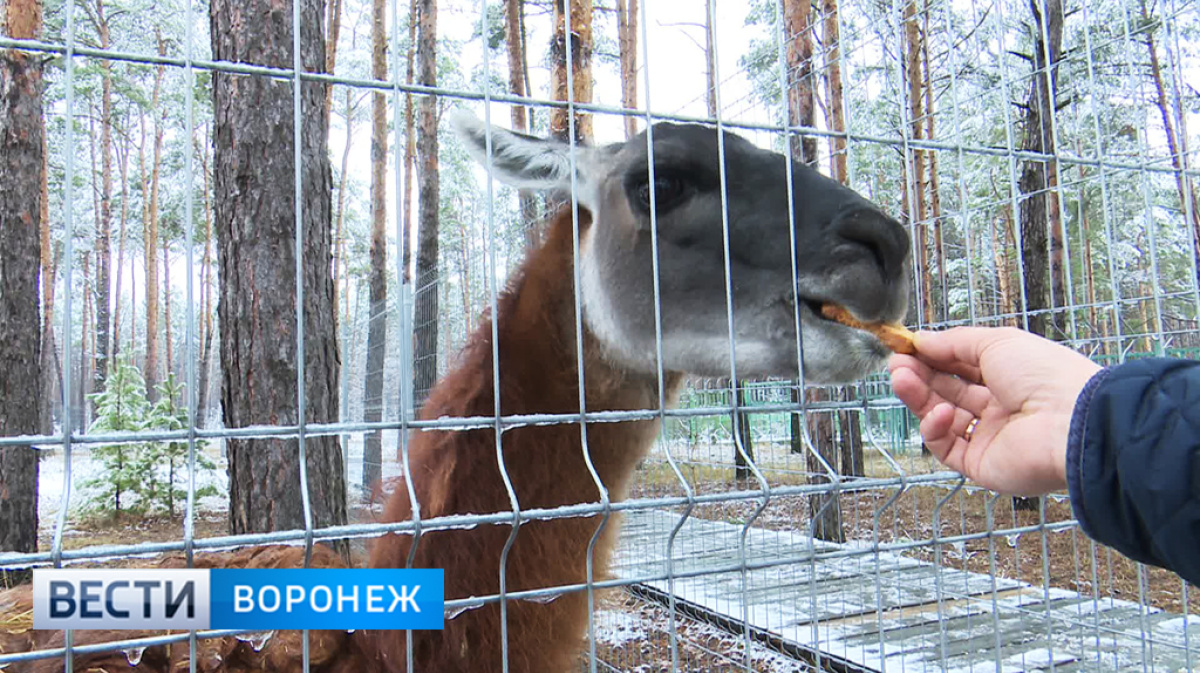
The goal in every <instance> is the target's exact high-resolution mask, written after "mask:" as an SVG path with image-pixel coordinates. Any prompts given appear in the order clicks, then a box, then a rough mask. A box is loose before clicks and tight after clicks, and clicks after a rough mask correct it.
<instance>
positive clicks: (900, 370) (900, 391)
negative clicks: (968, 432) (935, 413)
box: [888, 355, 992, 417]
mask: <svg viewBox="0 0 1200 673" xmlns="http://www.w3.org/2000/svg"><path fill="white" fill-rule="evenodd" d="M888 368H889V369H890V370H891V373H892V389H893V390H894V391H895V392H896V397H899V398H900V400H901V401H902V402H904V404H905V406H907V407H908V408H910V409H912V411H913V413H915V414H917V415H918V416H921V417H924V415H925V414H926V413H927V412H928V411H929V410H930V409H932V408H933V406H934V405H936V404H938V403H939V402H943V401H945V402H950V403H951V404H953V405H954V406H956V407H959V408H961V409H964V410H965V411H966V412H967V413H968V414H969V415H971V416H979V415H981V414H982V413H983V410H984V409H985V408H986V407H987V405H988V404H989V403H990V402H991V400H992V394H991V392H990V391H989V390H988V389H987V388H985V387H983V386H980V385H976V384H974V383H971V382H969V381H966V380H963V379H962V378H960V377H958V376H952V375H950V374H946V373H943V372H940V371H937V370H935V369H933V368H932V367H930V366H929V365H927V364H925V363H924V362H921V361H920V360H918V359H916V358H914V357H912V356H908V355H896V356H893V357H892V359H891V360H890V361H889V362H888Z"/></svg>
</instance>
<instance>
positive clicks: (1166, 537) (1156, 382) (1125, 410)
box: [1067, 358, 1200, 583]
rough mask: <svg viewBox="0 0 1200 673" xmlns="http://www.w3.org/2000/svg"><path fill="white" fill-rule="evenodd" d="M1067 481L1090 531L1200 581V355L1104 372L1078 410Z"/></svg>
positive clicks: (1132, 555)
mask: <svg viewBox="0 0 1200 673" xmlns="http://www.w3.org/2000/svg"><path fill="white" fill-rule="evenodd" d="M1067 484H1068V486H1069V488H1070V493H1071V503H1072V507H1073V508H1074V511H1075V517H1076V518H1077V519H1078V520H1079V524H1080V526H1081V527H1082V528H1083V531H1084V532H1085V533H1087V534H1088V536H1090V537H1092V538H1093V539H1095V540H1097V541H1098V542H1101V543H1103V544H1105V545H1108V546H1110V547H1112V548H1113V549H1116V550H1117V551H1119V552H1121V553H1122V554H1124V555H1126V556H1128V557H1130V558H1132V559H1134V560H1137V561H1141V562H1143V563H1147V564H1151V565H1156V566H1160V567H1164V568H1169V569H1171V570H1174V571H1175V572H1177V573H1179V574H1180V575H1181V576H1183V577H1184V578H1185V579H1187V580H1188V581H1190V582H1193V583H1200V362H1193V361H1190V360H1170V359H1164V358H1154V359H1146V360H1136V361H1133V362H1127V363H1125V364H1122V365H1117V366H1115V367H1109V368H1107V369H1104V370H1102V371H1101V372H1099V373H1098V374H1096V375H1095V376H1094V377H1093V378H1092V379H1091V380H1090V381H1089V382H1088V384H1087V385H1086V386H1085V387H1084V389H1083V392H1082V393H1081V394H1080V396H1079V398H1078V400H1077V401H1076V404H1075V410H1074V414H1073V415H1072V417H1071V431H1070V436H1069V438H1068V442H1067Z"/></svg>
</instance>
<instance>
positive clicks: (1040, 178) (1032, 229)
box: [1017, 0, 1063, 338]
mask: <svg viewBox="0 0 1200 673" xmlns="http://www.w3.org/2000/svg"><path fill="white" fill-rule="evenodd" d="M1041 1H1042V0H1030V5H1029V7H1030V11H1031V12H1032V13H1033V18H1034V28H1033V30H1034V38H1035V39H1034V53H1033V77H1032V78H1031V79H1032V81H1031V83H1030V86H1029V95H1028V97H1027V99H1026V104H1025V114H1024V119H1023V120H1022V122H1023V124H1022V126H1023V130H1022V138H1021V149H1023V150H1028V151H1031V152H1038V153H1044V154H1053V153H1054V152H1055V147H1054V136H1053V135H1052V133H1051V124H1052V120H1051V115H1052V114H1053V113H1054V111H1053V109H1052V108H1051V102H1052V100H1053V96H1052V90H1053V89H1054V88H1056V87H1057V82H1058V75H1057V73H1058V68H1057V64H1058V61H1059V59H1060V57H1061V53H1062V23H1063V13H1062V3H1061V0H1045V7H1046V9H1047V16H1045V17H1043V16H1042V13H1041ZM1043 23H1044V24H1045V30H1044V31H1043ZM1044 36H1045V37H1048V38H1049V43H1047V42H1046V40H1045V39H1044ZM1047 54H1048V55H1049V57H1050V62H1049V67H1047V61H1046V56H1047ZM1023 164H1024V165H1023V168H1022V170H1021V176H1020V179H1019V180H1018V183H1017V186H1018V189H1019V190H1020V193H1021V197H1022V200H1021V203H1020V211H1019V216H1020V222H1021V255H1022V259H1023V261H1024V271H1025V273H1024V275H1025V277H1024V279H1023V281H1024V283H1025V298H1026V307H1025V308H1026V309H1027V310H1028V311H1030V312H1031V313H1033V314H1032V315H1030V316H1029V329H1030V331H1032V332H1034V333H1036V334H1040V335H1042V336H1046V337H1051V338H1056V337H1057V336H1059V335H1061V334H1062V333H1063V332H1062V329H1061V325H1058V320H1057V319H1055V320H1054V321H1052V322H1049V321H1048V320H1047V315H1046V313H1045V311H1046V310H1047V309H1049V308H1051V303H1050V300H1051V295H1050V286H1049V281H1050V278H1049V276H1048V274H1049V273H1050V272H1051V269H1050V259H1049V256H1050V255H1051V254H1052V252H1051V251H1050V250H1049V249H1048V243H1049V241H1048V237H1049V233H1050V232H1049V229H1050V226H1051V222H1052V221H1053V220H1052V219H1051V214H1050V212H1049V211H1050V210H1051V208H1048V206H1049V205H1050V203H1049V199H1048V198H1047V194H1048V192H1049V191H1050V190H1051V189H1054V187H1055V185H1054V184H1053V181H1052V179H1051V175H1050V172H1051V170H1052V162H1044V161H1039V160H1027V161H1024V162H1023ZM1053 210H1057V209H1056V208H1054V209H1053ZM1055 219H1057V218H1055ZM1059 245H1061V240H1060V241H1059Z"/></svg>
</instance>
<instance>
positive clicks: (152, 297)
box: [142, 29, 167, 402]
mask: <svg viewBox="0 0 1200 673" xmlns="http://www.w3.org/2000/svg"><path fill="white" fill-rule="evenodd" d="M155 40H156V41H157V42H158V53H159V54H160V55H165V54H166V46H167V45H166V41H164V40H163V39H162V35H160V34H159V32H158V30H157V29H156V30H155ZM165 70H166V66H162V65H160V66H158V67H157V68H155V70H154V93H153V94H151V97H150V110H151V113H152V114H153V115H154V139H153V141H154V149H153V151H152V153H151V158H150V201H149V204H148V208H147V210H146V220H145V238H144V239H143V240H144V241H145V246H144V247H145V264H146V369H145V371H144V372H143V373H142V374H143V376H144V378H145V380H146V397H147V399H149V400H150V401H151V402H154V401H155V400H157V399H158V390H157V388H156V387H155V386H156V385H157V384H158V382H159V381H160V380H161V379H160V378H159V370H160V368H161V365H160V363H159V350H158V349H159V338H160V337H159V334H158V333H159V325H158V319H159V313H160V312H161V309H160V308H159V305H158V301H159V288H158V286H159V280H158V178H159V169H160V168H161V166H162V146H163V131H164V129H163V126H164V124H163V121H162V120H163V117H164V116H165V115H166V110H162V109H160V107H159V100H160V98H161V95H162V84H163V77H164V75H165ZM143 193H144V192H143Z"/></svg>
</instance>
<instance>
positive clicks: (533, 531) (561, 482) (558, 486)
mask: <svg viewBox="0 0 1200 673" xmlns="http://www.w3.org/2000/svg"><path fill="white" fill-rule="evenodd" d="M587 226H588V220H587V219H586V215H585V214H583V213H581V222H580V229H581V231H583V230H585V229H586V227H587ZM572 240H573V232H572V226H571V217H570V213H569V211H567V212H564V213H562V214H560V215H559V216H557V217H556V218H555V220H554V221H553V222H552V223H551V226H550V228H549V232H548V236H547V240H546V242H545V243H544V244H543V245H542V247H541V248H540V249H538V250H537V251H536V252H534V253H533V254H532V255H531V256H530V258H529V259H528V260H527V261H526V263H525V264H524V266H523V268H522V269H521V271H520V272H519V273H518V275H517V276H516V278H515V281H514V283H513V285H512V286H511V289H510V290H509V291H508V292H507V293H505V295H504V296H503V297H502V298H501V299H500V300H499V302H498V307H497V315H498V318H497V321H496V325H497V333H498V337H499V354H500V403H501V404H500V411H501V413H503V414H533V413H562V414H569V413H575V412H578V410H579V387H578V378H577V371H578V369H577V365H576V362H577V358H576V337H575V331H576V324H575V310H574V306H575V304H574V302H575V299H574V297H575V295H574V289H573V287H574V286H573V278H574V270H573V269H574V265H573V251H572ZM583 342H584V348H583V363H584V374H585V384H584V385H585V390H586V395H587V397H586V404H587V410H588V411H589V412H590V411H605V410H628V409H656V408H658V405H659V402H658V394H657V391H658V385H657V382H656V378H655V376H654V375H649V376H647V375H645V374H641V373H634V372H629V371H625V370H623V369H622V368H620V367H618V366H615V365H614V364H612V363H611V362H609V361H608V360H607V359H606V358H605V357H604V355H603V353H602V352H600V347H599V344H597V343H596V342H595V340H594V339H593V338H592V337H591V336H590V334H588V333H587V332H586V330H585V334H584V339H583ZM665 383H666V387H667V389H668V390H670V391H672V392H674V391H675V390H677V388H678V383H679V377H678V376H677V375H670V377H669V379H668V381H666V382H665ZM494 414H495V399H494V395H493V362H492V327H491V324H490V322H487V321H485V322H484V324H483V325H482V326H481V327H480V328H479V330H478V331H477V332H476V333H475V334H474V335H473V337H472V339H471V340H470V343H469V344H468V345H467V346H466V348H465V350H464V352H463V354H462V356H461V360H460V362H459V364H458V366H457V367H456V368H455V370H454V371H453V372H451V373H449V374H448V375H447V376H446V377H444V379H443V380H442V381H441V382H440V383H439V384H438V385H437V387H436V388H435V389H434V391H433V392H432V394H431V395H430V397H429V400H428V402H427V403H426V405H425V408H424V410H423V413H422V417H423V418H426V419H430V418H439V417H462V416H492V415H494ZM657 430H658V428H657V423H656V422H654V421H636V422H622V423H589V424H588V428H587V438H588V446H589V449H590V453H591V457H592V461H593V464H594V465H595V468H596V471H597V473H598V474H599V475H600V478H601V480H602V481H603V483H604V484H605V486H606V487H607V488H608V489H609V492H610V495H611V497H612V498H613V499H614V500H617V499H620V498H623V497H624V495H625V492H626V490H627V486H628V481H629V477H630V474H631V473H632V471H633V469H634V467H635V466H636V464H637V461H638V460H639V459H640V458H642V456H643V455H644V454H645V453H646V451H647V449H648V448H649V446H650V445H651V443H652V442H653V440H654V438H655V436H656V434H657ZM503 452H504V462H505V464H506V466H507V470H508V474H509V477H510V478H511V480H512V483H513V488H514V490H515V492H516V495H517V498H518V501H519V503H520V507H521V509H522V510H526V509H531V508H548V507H557V506H562V505H572V504H577V503H583V502H598V501H599V499H600V495H599V492H598V490H597V488H596V486H595V483H594V482H593V480H592V477H591V476H590V474H589V473H588V470H587V467H586V464H585V462H584V459H583V451H582V441H581V437H580V429H579V424H578V423H570V424H566V423H563V424H555V425H545V426H528V427H520V428H515V429H512V430H508V431H506V432H505V433H504V435H503ZM409 459H410V461H411V469H412V475H413V481H414V483H415V486H416V492H417V498H418V501H419V502H420V505H421V517H422V519H428V518H431V517H437V516H445V515H451V514H485V513H493V512H505V511H511V507H510V503H509V499H508V496H507V494H506V491H505V489H504V485H503V482H502V481H501V474H500V470H499V467H498V465H497V461H496V444H495V434H494V432H493V431H492V430H490V429H488V430H470V431H463V432H447V431H437V432H425V433H421V432H418V433H415V434H414V435H413V441H412V444H411V445H410V448H409ZM410 517H411V507H410V504H409V501H408V494H407V492H406V491H405V490H404V489H403V488H401V489H397V491H396V492H395V493H394V495H393V496H392V499H391V500H390V502H389V503H388V505H387V508H386V519H387V520H388V521H403V520H407V519H409V518H410ZM600 521H601V517H599V516H593V517H579V518H565V519H554V520H550V521H531V522H525V523H523V524H522V525H521V527H520V531H519V534H518V536H517V539H516V543H515V545H514V546H513V548H512V550H511V552H510V555H509V558H508V563H507V567H506V577H507V586H506V590H507V591H522V590H527V589H536V588H541V587H554V586H560V585H567V584H579V583H583V582H585V581H586V580H587V576H586V568H587V565H586V564H587V548H588V543H589V541H590V540H591V539H592V536H593V535H594V534H595V532H596V530H597V528H598V526H599V525H600ZM616 528H617V524H616V520H615V518H614V519H611V520H610V521H609V524H608V525H607V526H606V528H605V529H604V532H603V535H602V538H601V540H600V541H599V542H598V544H597V546H596V552H595V559H594V561H595V563H594V569H595V573H596V575H595V576H596V577H597V578H601V577H603V574H604V573H605V571H606V568H607V563H608V559H609V556H610V554H611V551H612V546H613V542H614V541H615V539H616ZM511 530H512V528H511V526H509V525H482V526H479V527H477V528H474V529H471V530H453V531H439V532H431V533H426V534H424V535H423V536H422V537H421V539H420V541H419V543H418V545H417V550H416V556H415V566H416V567H423V568H444V569H445V583H446V599H447V600H451V599H457V598H466V597H469V596H486V595H496V594H498V593H499V589H500V585H499V575H500V556H501V551H502V550H503V548H504V544H505V542H506V540H507V538H508V536H509V534H510V532H511ZM411 543H412V537H411V536H409V535H403V536H399V535H389V536H385V537H383V538H381V539H380V540H379V541H378V542H377V543H376V545H375V548H374V549H373V551H372V554H371V566H373V567H403V566H404V565H405V563H406V560H407V558H408V553H409V549H410V545H411ZM507 612H508V615H507V618H508V665H509V670H510V671H529V672H532V671H547V672H550V671H553V672H555V673H561V672H562V671H566V670H568V669H569V667H570V666H571V664H572V663H573V662H574V659H575V657H576V656H577V654H578V652H579V650H580V647H581V645H582V643H583V637H584V634H585V632H586V626H587V620H588V614H587V597H586V594H585V593H583V592H574V593H569V594H565V595H561V596H559V597H558V598H556V599H555V600H553V601H552V602H549V603H544V604H543V603H536V602H532V601H521V600H516V601H509V602H508V608H507ZM362 638H363V639H365V640H366V641H367V642H366V643H363V644H364V645H365V646H364V649H365V650H367V651H374V652H377V655H376V657H377V661H378V663H379V664H380V668H382V669H384V670H396V671H400V670H405V665H406V652H405V640H404V638H403V637H402V635H401V634H399V633H386V632H374V633H368V634H363V636H362ZM413 642H414V648H415V651H414V653H413V654H414V658H415V663H416V669H417V670H418V671H430V672H434V671H436V672H437V673H451V672H452V671H485V670H486V671H498V670H500V669H501V656H502V655H501V652H502V650H501V629H500V608H499V606H498V605H497V604H495V603H492V604H489V605H486V606H484V607H481V608H478V609H473V610H468V611H466V612H464V613H462V614H461V615H459V616H457V617H456V618H454V619H450V620H447V621H446V625H445V630H444V631H442V632H436V631H426V632H415V633H414V634H413Z"/></svg>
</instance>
